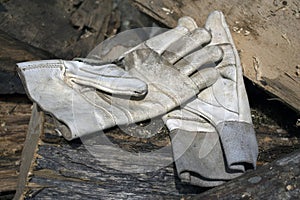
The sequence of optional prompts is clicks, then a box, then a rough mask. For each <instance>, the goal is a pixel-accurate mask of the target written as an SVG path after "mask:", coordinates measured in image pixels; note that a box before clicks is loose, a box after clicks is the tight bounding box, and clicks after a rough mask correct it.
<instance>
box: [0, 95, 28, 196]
mask: <svg viewBox="0 0 300 200" xmlns="http://www.w3.org/2000/svg"><path fill="white" fill-rule="evenodd" d="M31 105H32V103H31V102H30V101H29V100H28V99H27V98H26V97H18V96H14V97H3V96H0V196H1V194H2V193H14V191H15V189H16V185H17V178H18V172H19V167H20V155H21V152H22V148H23V143H24V140H25V136H26V130H27V127H28V122H29V119H30V111H31V108H30V107H31ZM0 198H1V197H0Z"/></svg>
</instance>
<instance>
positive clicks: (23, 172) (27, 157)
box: [15, 104, 44, 199]
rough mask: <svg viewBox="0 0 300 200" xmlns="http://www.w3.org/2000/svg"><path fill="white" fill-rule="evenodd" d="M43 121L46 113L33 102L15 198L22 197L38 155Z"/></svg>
mask: <svg viewBox="0 0 300 200" xmlns="http://www.w3.org/2000/svg"><path fill="white" fill-rule="evenodd" d="M43 122H44V113H43V112H42V111H40V110H38V107H37V105H36V104H33V108H32V114H31V118H30V122H29V126H28V132H27V135H26V140H25V143H24V148H23V151H22V156H21V168H20V174H19V178H18V183H17V189H16V194H15V199H20V198H21V196H22V195H23V192H24V189H25V186H26V183H27V178H28V173H29V171H30V167H32V162H33V161H34V156H35V155H36V154H35V153H36V150H37V145H38V141H39V138H40V135H41V134H42V131H43V125H44V124H43Z"/></svg>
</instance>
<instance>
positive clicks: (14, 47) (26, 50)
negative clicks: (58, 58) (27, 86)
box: [0, 30, 53, 94]
mask: <svg viewBox="0 0 300 200" xmlns="http://www.w3.org/2000/svg"><path fill="white" fill-rule="evenodd" d="M49 58H53V56H51V55H50V54H49V53H47V52H45V51H42V50H40V49H37V48H34V47H33V46H31V45H28V44H26V43H24V42H21V41H19V40H16V39H14V38H12V37H11V36H9V35H8V34H7V33H5V32H3V31H2V30H0V94H12V93H25V91H24V89H23V86H22V83H21V80H20V78H19V76H18V74H17V71H16V63H18V62H23V61H28V60H40V59H49Z"/></svg>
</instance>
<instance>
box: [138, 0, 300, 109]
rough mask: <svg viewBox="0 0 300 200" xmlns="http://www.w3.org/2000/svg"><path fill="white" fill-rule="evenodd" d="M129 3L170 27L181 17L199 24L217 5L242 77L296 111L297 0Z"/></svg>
mask: <svg viewBox="0 0 300 200" xmlns="http://www.w3.org/2000/svg"><path fill="white" fill-rule="evenodd" d="M133 2H134V4H135V5H136V6H137V7H138V8H139V9H140V10H141V11H143V12H145V13H146V14H148V15H150V16H151V17H153V18H155V19H156V20H158V21H159V22H161V23H163V24H165V25H166V26H168V27H174V26H176V23H177V20H178V18H180V17H182V16H191V17H193V18H194V19H195V20H196V21H197V23H198V25H199V26H203V25H204V23H205V20H206V18H207V16H208V14H209V13H211V12H212V11H214V10H221V11H222V12H223V13H224V14H225V17H226V20H227V22H228V24H229V27H230V30H231V31H232V34H233V39H234V41H235V44H236V46H237V49H238V51H239V54H240V56H241V61H242V66H243V70H244V75H245V77H247V78H248V79H250V80H251V81H252V82H253V83H255V84H257V85H259V86H260V87H262V88H264V89H265V90H266V91H268V92H270V93H271V94H273V95H275V96H277V97H278V98H279V100H280V101H282V102H284V103H285V104H287V105H288V106H290V107H291V108H293V109H294V110H296V111H298V112H300V87H299V85H300V84H299V83H300V77H299V66H300V60H299V52H300V43H299V41H300V34H299V32H300V26H299V15H300V14H299V13H300V4H299V1H296V0H286V1H261V0H254V1H253V0H247V1H238V0H227V1H212V0H209V1H193V0H183V1H173V0H166V1H159V0H146V1H144V0H133Z"/></svg>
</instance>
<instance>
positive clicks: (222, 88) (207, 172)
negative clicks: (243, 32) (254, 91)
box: [163, 11, 258, 187]
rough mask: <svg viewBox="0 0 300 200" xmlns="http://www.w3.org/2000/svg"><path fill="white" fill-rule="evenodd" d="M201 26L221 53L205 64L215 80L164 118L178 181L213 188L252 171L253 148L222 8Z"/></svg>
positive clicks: (234, 52)
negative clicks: (208, 64) (213, 70)
mask: <svg viewBox="0 0 300 200" xmlns="http://www.w3.org/2000/svg"><path fill="white" fill-rule="evenodd" d="M205 28H206V29H207V30H208V31H210V33H211V34H212V39H211V42H210V44H209V45H217V46H219V47H220V48H222V50H223V52H224V57H223V59H222V61H221V62H218V63H216V64H215V66H214V65H212V66H206V67H207V69H208V68H214V69H216V70H217V71H218V78H216V79H215V80H216V81H215V83H213V84H211V85H208V87H207V88H205V89H203V90H202V91H201V92H200V93H199V94H198V95H197V99H194V100H191V101H189V102H188V103H187V104H185V105H183V106H182V107H181V109H177V110H174V111H172V112H170V113H168V114H166V115H165V116H164V117H163V120H164V122H165V124H166V125H167V127H168V129H169V130H170V132H171V138H172V148H173V155H174V160H175V163H176V168H177V172H178V176H179V177H180V179H181V180H182V181H184V182H188V183H190V184H193V185H198V186H205V187H212V186H217V185H220V184H222V183H224V182H225V181H227V180H230V179H232V178H235V177H237V176H240V175H241V174H243V173H244V172H245V171H246V170H248V169H255V167H256V159H257V154H258V147H257V141H256V137H255V132H254V129H253V125H252V121H251V114H250V108H249V103H248V99H247V94H246V91H245V86H244V82H243V75H242V68H241V63H240V59H239V56H238V53H237V50H236V48H235V45H234V43H233V39H232V37H231V34H230V31H229V28H228V26H227V24H226V22H225V18H224V15H223V14H222V12H219V11H215V12H213V13H211V14H210V15H209V17H208V19H207V21H206V24H205ZM200 70H201V68H200Z"/></svg>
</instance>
